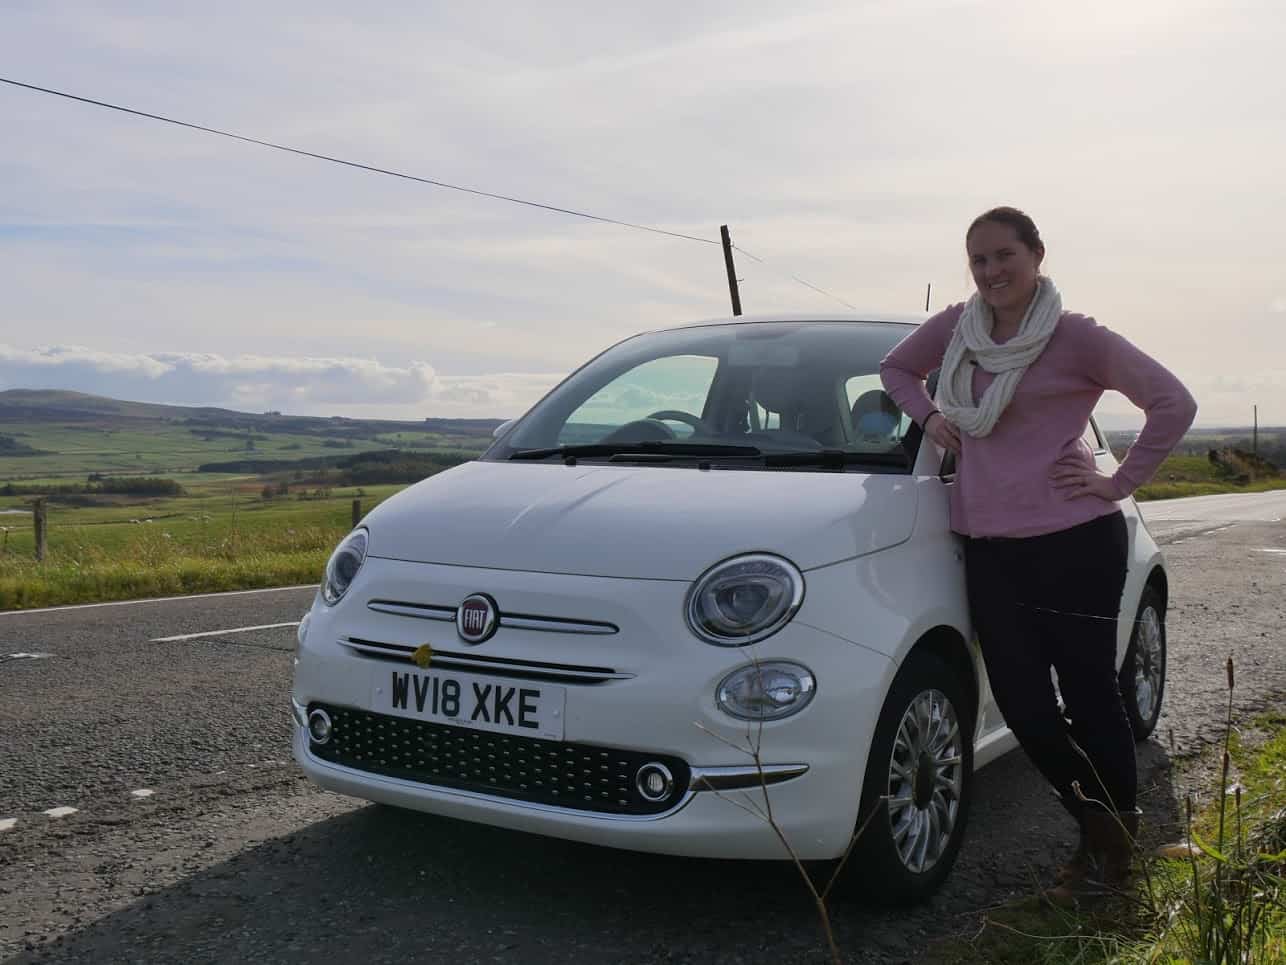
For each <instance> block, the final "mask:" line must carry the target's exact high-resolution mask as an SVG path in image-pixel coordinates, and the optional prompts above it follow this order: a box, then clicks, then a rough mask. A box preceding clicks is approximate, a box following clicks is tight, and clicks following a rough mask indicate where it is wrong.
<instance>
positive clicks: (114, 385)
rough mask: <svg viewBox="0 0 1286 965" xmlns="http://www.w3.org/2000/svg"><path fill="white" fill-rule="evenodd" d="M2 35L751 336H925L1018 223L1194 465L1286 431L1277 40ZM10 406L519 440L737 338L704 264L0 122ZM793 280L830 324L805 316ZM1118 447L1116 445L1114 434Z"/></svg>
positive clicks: (188, 20)
mask: <svg viewBox="0 0 1286 965" xmlns="http://www.w3.org/2000/svg"><path fill="white" fill-rule="evenodd" d="M787 6H788V5H784V4H780V3H775V2H766V0H762V2H761V0H736V2H726V3H725V2H700V0H652V2H650V3H647V4H631V5H623V4H603V3H599V2H588V0H586V2H561V0H548V2H545V3H541V4H520V3H517V2H514V0H510V2H494V0H475V2H471V3H469V4H460V3H442V2H433V0H428V2H425V0H420V2H416V3H410V2H401V0H388V2H384V3H381V4H376V5H355V4H352V3H351V2H345V3H337V2H331V0H310V2H307V3H302V2H295V0H277V2H274V3H271V4H264V3H262V2H257V3H249V2H244V0H225V2H223V3H220V4H209V3H200V4H198V3H189V2H186V0H165V2H160V0H157V2H131V0H111V2H108V0H103V2H84V0H60V2H59V3H56V4H51V3H48V2H44V0H0V23H2V24H3V29H0V76H4V77H8V78H11V79H14V80H19V81H23V82H25V83H29V84H35V85H38V86H42V87H49V88H55V89H58V90H63V91H67V92H69V93H73V94H77V95H80V96H85V97H91V98H95V99H99V100H105V101H109V102H112V103H117V104H123V105H128V106H130V107H134V108H136V109H139V110H143V111H148V112H152V113H157V114H162V115H167V116H171V117H176V118H180V119H184V120H188V121H191V122H194V123H198V124H203V125H208V126H212V127H217V128H222V129H225V130H230V131H235V132H237V133H241V134H245V135H248V136H251V137H256V138H260V139H265V140H270V141H276V142H280V143H285V144H289V145H293V146H297V147H300V148H302V149H305V150H309V151H314V152H318V153H323V154H330V155H334V156H338V157H342V158H346V159H349V160H354V161H358V162H362V163H366V164H370V165H375V166H379V167H384V168H390V169H394V170H397V171H402V172H406V173H409V174H414V175H417V176H420V177H426V178H430V179H435V180H442V181H447V182H451V183H455V184H461V185H466V186H469V187H474V188H478V189H480V190H484V191H490V192H494V193H499V194H506V195H510V196H516V197H521V198H526V199H530V200H534V201H539V202H542V203H546V204H550V205H556V206H561V207H568V208H574V209H577V210H580V211H586V212H590V213H594V214H597V215H601V216H604V217H608V218H613V219H618V220H622V221H629V222H635V223H641V224H647V225H654V226H657V227H660V228H663V229H666V230H668V231H674V232H679V233H683V234H690V235H694V236H697V237H700V238H704V239H711V240H716V241H717V239H718V237H719V226H720V225H721V224H727V225H729V228H730V231H731V233H732V238H733V241H734V242H735V243H736V244H738V245H739V246H742V247H744V248H745V249H747V250H748V251H750V252H753V253H754V254H755V255H757V256H759V257H760V258H762V259H763V261H764V264H759V263H756V262H754V261H751V260H750V259H748V258H746V257H745V256H740V255H739V256H738V264H737V272H738V276H739V277H740V278H741V279H742V281H741V297H742V302H743V305H744V307H745V310H746V311H747V312H754V313H775V312H792V313H799V312H804V313H817V314H818V315H826V314H829V313H831V312H834V311H837V310H838V311H848V309H847V308H845V307H844V306H843V305H842V304H840V301H837V300H836V299H838V300H842V301H843V302H847V303H850V304H851V305H853V306H856V307H857V308H858V309H859V310H862V311H872V312H882V313H915V312H919V311H921V310H922V309H923V308H924V298H925V289H926V285H928V284H932V296H931V307H932V308H933V309H940V308H943V307H945V306H946V305H949V304H951V303H953V302H957V301H962V300H964V299H965V298H967V297H968V295H969V294H970V291H971V282H970V279H969V275H968V271H967V268H966V264H965V260H964V252H963V235H964V230H965V228H966V227H967V226H968V224H969V222H970V221H971V220H972V218H973V217H974V216H975V215H977V214H978V213H980V212H981V211H983V210H985V209H986V208H989V207H991V206H993V205H996V204H1013V205H1017V206H1019V207H1021V208H1023V209H1025V210H1027V211H1028V212H1029V213H1031V214H1032V216H1033V217H1034V218H1035V219H1036V222H1037V224H1038V225H1039V226H1040V230H1041V233H1042V235H1043V237H1044V240H1045V243H1046V246H1047V250H1048V255H1047V258H1046V262H1045V266H1044V267H1045V269H1046V271H1047V272H1048V274H1049V275H1050V276H1051V277H1052V278H1053V279H1054V281H1055V282H1056V284H1057V285H1058V287H1059V289H1060V290H1061V292H1062V295H1063V300H1064V305H1065V307H1067V308H1069V309H1072V310H1075V311H1080V312H1084V313H1085V314H1089V315H1092V316H1094V317H1095V318H1096V319H1097V320H1098V321H1099V322H1100V323H1101V324H1104V325H1107V326H1109V327H1111V328H1113V329H1114V330H1116V331H1118V332H1120V333H1121V334H1122V335H1124V336H1125V337H1127V338H1128V339H1130V340H1131V341H1133V342H1135V343H1136V344H1137V345H1139V346H1140V347H1141V348H1143V349H1144V350H1145V351H1147V352H1148V353H1149V354H1151V355H1153V356H1154V357H1156V358H1157V359H1159V360H1160V361H1161V362H1163V363H1164V364H1165V365H1167V366H1168V367H1170V368H1171V369H1172V370H1173V371H1174V372H1175V373H1176V374H1178V375H1179V376H1180V377H1181V378H1182V379H1184V381H1185V382H1186V383H1187V384H1188V385H1189V387H1190V388H1191V389H1192V391H1193V394H1194V395H1195V396H1196V397H1197V400H1198V402H1199V404H1200V407H1201V409H1200V413H1199V415H1198V424H1199V425H1203V424H1204V425H1246V424H1248V423H1249V422H1250V419H1251V411H1252V409H1251V407H1252V405H1258V407H1259V421H1260V424H1261V425H1286V334H1283V329H1284V328H1286V237H1284V233H1286V229H1284V227H1283V226H1286V186H1284V185H1283V176H1282V172H1283V171H1284V170H1286V123H1283V119H1284V115H1283V111H1284V108H1283V105H1284V104H1286V71H1282V70H1281V68H1280V59H1281V55H1282V47H1283V39H1284V38H1286V6H1283V5H1282V4H1280V3H1278V2H1276V0H1248V2H1239V0H1217V2H1216V0H1209V2H1207V0H1084V2H1079V3H1067V2H1066V0H1023V2H1017V0H1003V2H1002V0H977V2H974V0H879V2H862V0H856V2H855V0H849V2H842V3H829V2H798V3H794V4H791V5H789V7H790V9H789V10H787ZM0 125H3V128H2V129H3V132H4V133H3V135H0V137H2V140H3V145H4V147H3V150H0V185H3V186H4V187H3V190H0V293H3V294H2V296H0V297H2V302H0V304H2V305H3V307H2V308H0V389H7V388H65V389H74V390H78V391H83V392H92V393H96V394H102V395H109V396H113V397H117V398H126V399H134V400H141V401H155V402H170V403H180V404H202V405H224V406H229V407H232V408H238V409H244V410H248V411H264V410H268V409H278V410H281V411H285V412H290V413H297V414H313V415H341V414H342V415H348V416H352V417H381V418H403V419H421V418H425V417H479V418H482V417H494V418H509V417H513V416H516V415H519V414H521V412H522V411H524V410H525V409H526V407H527V406H529V405H530V404H531V403H532V402H533V401H535V400H536V399H537V398H539V397H540V396H541V395H542V394H543V393H544V392H545V391H546V390H548V388H550V387H551V386H552V385H553V384H555V383H556V382H557V381H558V380H559V379H560V378H562V377H563V376H564V375H566V374H567V373H568V372H569V371H570V370H572V369H573V368H575V367H576V366H578V365H579V364H581V363H582V362H584V361H585V360H586V359H587V358H589V357H590V356H592V355H594V354H596V353H597V352H598V351H600V350H601V349H603V348H605V347H607V346H608V345H610V344H612V343H614V342H616V341H618V340H620V339H622V338H625V337H627V336H629V335H631V334H634V333H635V332H638V331H642V330H648V329H655V328H663V327H667V326H670V325H674V324H681V323H685V322H690V321H694V320H698V319H704V318H711V317H716V316H724V315H727V314H729V312H730V308H729V301H728V290H727V281H726V276H725V272H724V265H723V258H722V252H721V250H720V248H719V246H718V245H717V244H707V243H703V242H696V241H688V240H683V239H677V238H672V237H667V236H661V235H656V234H649V233H645V232H642V231H635V230H629V229H626V228H622V227H618V226H615V225H610V224H604V223H598V222H591V221H586V220H583V219H578V218H573V217H569V216H567V215H563V214H557V213H553V212H549V211H545V210H538V209H534V208H530V207H524V206H519V205H514V204H508V203H503V202H500V201H495V200H490V199H485V198H480V197H476V196H471V195H468V194H463V193H459V192H455V191H449V190H445V189H442V188H437V187H432V186H429V185H425V184H421V183H417V182H413V181H408V180H403V179H396V178H391V177H385V176H379V175H375V174H371V173H367V172H363V171H359V170H355V169H352V168H346V167H341V166H338V165H332V164H327V163H324V162H321V161H317V160H313V159H310V158H304V157H298V156H293V155H288V154H284V153H281V152H276V151H272V150H269V149H265V148H262V147H257V146H253V145H249V144H245V143H240V142H236V141H231V140H227V139H224V138H217V137H213V136H210V135H207V134H202V133H198V132H195V131H191V130H185V129H181V128H177V127H173V126H170V125H165V124H160V123H157V122H154V121H149V120H144V119H142V118H137V117H132V116H127V115H123V114H120V113H116V112H111V111H106V110H102V109H100V108H95V107H91V106H88V105H84V104H79V103H74V102H71V101H67V100H64V99H61V98H54V97H50V96H47V95H41V94H36V93H32V92H29V91H25V90H20V89H17V88H13V87H9V86H7V85H0ZM792 275H797V276H799V277H800V278H803V279H805V280H807V281H808V282H810V283H811V284H812V285H815V286H817V287H818V288H821V289H823V290H825V291H826V292H829V293H831V294H832V295H834V296H835V297H836V298H835V299H833V298H830V297H827V296H826V295H823V294H820V293H818V292H816V291H814V290H812V289H810V288H808V287H805V286H804V285H801V284H799V283H798V282H796V281H795V280H793V279H792V277H791V276H792ZM1099 415H1100V418H1101V420H1102V421H1103V422H1104V423H1105V424H1107V425H1112V426H1116V425H1129V424H1135V423H1137V421H1138V418H1137V412H1136V411H1135V410H1134V409H1133V408H1132V406H1131V405H1130V403H1129V402H1128V401H1127V400H1125V399H1124V398H1122V397H1120V396H1117V395H1115V394H1109V395H1108V396H1106V397H1105V399H1104V401H1103V403H1102V404H1101V406H1100V409H1099Z"/></svg>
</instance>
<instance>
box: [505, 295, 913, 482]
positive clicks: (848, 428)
mask: <svg viewBox="0 0 1286 965" xmlns="http://www.w3.org/2000/svg"><path fill="white" fill-rule="evenodd" d="M909 330H910V326H908V325H903V324H899V323H884V322H862V321H854V322H847V321H845V322H839V321H822V320H819V321H810V320H803V321H798V320H783V321H764V322H744V323H738V324H723V323H713V324H709V325H695V326H689V327H686V328H681V329H671V330H668V331H662V332H649V333H645V334H643V335H637V336H635V337H633V338H630V339H626V340H625V341H623V342H620V343H618V344H617V345H615V346H613V347H611V348H610V349H608V350H606V351H604V352H602V353H601V354H599V355H598V356H596V357H595V358H593V359H591V360H590V361H589V362H587V363H586V364H585V365H583V366H581V368H579V369H577V370H576V371H575V372H573V373H572V374H571V375H570V376H568V377H567V379H565V380H564V381H563V382H562V383H560V384H559V385H558V386H557V387H556V388H554V390H553V391H551V392H550V393H549V394H548V395H547V396H546V397H545V398H543V399H542V400H541V401H540V402H538V403H537V404H536V405H535V406H534V407H533V408H532V410H531V411H530V412H528V413H527V414H526V415H524V416H523V417H522V418H521V419H520V420H519V422H518V424H517V425H516V426H515V427H514V428H513V430H512V431H511V432H508V433H506V434H505V435H504V436H503V437H502V438H501V439H499V440H497V442H496V444H495V445H494V446H493V447H492V448H491V449H489V450H488V451H487V452H486V453H484V454H483V456H482V457H481V458H483V459H484V460H498V459H509V458H512V457H514V456H516V455H517V454H524V458H525V457H526V455H527V454H535V453H539V452H543V451H545V450H547V449H551V448H552V449H555V450H556V449H560V448H563V447H567V446H586V445H598V446H604V447H613V446H623V445H624V446H630V445H640V444H643V443H647V444H648V445H649V446H651V447H655V446H664V445H665V444H667V443H669V442H674V441H678V442H682V443H685V444H690V446H689V448H691V447H701V448H704V449H707V450H718V449H721V448H722V449H730V448H740V449H742V450H745V449H755V450H758V451H759V452H760V453H762V454H765V455H769V454H795V455H809V454H814V453H816V454H819V455H822V454H825V455H827V456H828V458H832V459H833V457H834V454H835V453H837V452H838V453H840V454H841V456H842V457H845V458H843V459H842V462H841V464H842V465H843V466H844V468H845V469H846V470H850V471H853V472H869V471H875V472H907V471H909V468H910V466H911V465H912V464H913V463H914V459H915V453H916V450H917V448H918V442H919V429H918V428H917V427H916V426H914V425H912V424H911V422H910V420H909V419H906V418H905V417H903V416H902V414H901V413H900V412H897V410H896V408H894V407H892V406H891V404H890V402H889V400H888V398H887V396H884V394H883V392H882V389H881V387H880V379H879V365H880V360H881V359H882V358H884V356H886V355H887V354H888V352H889V349H891V348H892V347H893V346H894V345H896V344H897V342H898V341H899V340H900V339H901V338H902V337H903V336H905V335H906V333H907V332H908V331H909ZM859 428H860V431H859ZM904 437H905V438H904ZM616 455H619V453H612V452H603V453H598V454H594V453H579V454H578V457H579V458H583V459H612V458H614V457H615V456H616ZM531 457H532V458H543V457H536V456H534V455H532V456H531ZM865 457H870V458H865ZM737 459H740V460H743V461H740V462H737V461H736V460H737ZM908 460H909V461H908ZM672 465H673V466H675V467H676V468H677V467H680V466H684V467H686V466H689V465H690V466H691V468H694V469H696V468H699V465H700V463H698V462H697V461H696V460H691V461H690V462H676V463H673V464H672ZM795 467H797V468H795ZM724 468H735V469H743V468H744V469H746V470H752V471H753V470H758V469H761V468H763V464H762V463H760V462H757V461H756V459H755V457H754V456H748V455H747V454H746V453H744V452H743V453H741V454H740V455H738V456H732V455H731V454H730V455H729V461H728V462H727V464H726V466H725V467H724ZM773 468H775V469H781V470H782V471H799V472H809V471H817V470H818V469H819V468H824V467H823V464H822V463H819V462H810V461H809V460H808V459H806V458H803V459H800V460H798V461H790V462H778V463H776V464H775V465H774V466H773ZM827 471H829V470H827Z"/></svg>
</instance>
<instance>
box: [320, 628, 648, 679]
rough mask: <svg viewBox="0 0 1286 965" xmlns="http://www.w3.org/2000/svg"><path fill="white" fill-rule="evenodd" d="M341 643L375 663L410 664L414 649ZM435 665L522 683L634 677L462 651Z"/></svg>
mask: <svg viewBox="0 0 1286 965" xmlns="http://www.w3.org/2000/svg"><path fill="white" fill-rule="evenodd" d="M339 642H340V643H341V644H342V645H343V646H345V647H348V649H350V650H352V651H354V652H355V653H358V654H360V655H361V656H363V657H370V658H374V659H376V660H392V661H395V662H398V663H401V662H404V661H409V660H410V659H411V658H412V656H413V655H414V653H415V649H416V648H415V647H412V646H408V645H407V644H403V643H389V642H387V641H383V640H366V639H362V638H359V637H340V639H339ZM433 666H434V667H441V668H443V669H453V670H470V671H474V672H478V673H488V674H491V675H493V676H497V677H516V678H518V679H520V680H549V681H553V682H555V683H563V684H601V683H607V682H608V681H609V680H628V679H630V678H631V677H633V676H634V674H632V673H625V672H622V671H618V670H615V669H613V668H612V667H597V666H588V665H582V664H572V663H551V662H550V661H547V660H520V659H518V658H516V657H495V656H487V655H485V654H478V653H462V652H460V651H451V650H438V649H434V651H433Z"/></svg>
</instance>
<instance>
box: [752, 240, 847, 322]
mask: <svg viewBox="0 0 1286 965" xmlns="http://www.w3.org/2000/svg"><path fill="white" fill-rule="evenodd" d="M732 247H734V248H736V249H737V250H738V251H739V252H741V253H742V254H743V255H745V256H746V257H747V258H749V259H750V260H751V261H755V262H758V263H759V264H761V265H763V266H764V267H765V268H767V269H769V270H771V271H775V272H777V273H778V274H780V275H785V276H786V277H787V278H790V279H791V280H792V281H796V282H799V284H801V285H803V286H804V287H805V288H811V289H812V290H813V291H815V292H817V294H819V295H825V296H826V297H827V298H830V299H833V300H834V301H837V302H839V303H840V304H841V305H843V306H845V307H846V308H851V309H852V310H853V311H857V306H856V305H851V304H849V303H848V302H846V301H844V299H842V298H840V297H839V296H838V295H832V294H831V293H830V292H828V291H827V290H826V289H825V288H818V287H817V286H816V285H814V284H813V283H812V282H810V281H805V280H804V279H803V278H800V277H799V276H798V275H796V274H795V273H794V272H791V271H786V270H785V269H783V268H776V267H774V266H773V265H772V264H771V263H770V262H768V261H765V260H764V259H763V258H760V257H759V256H758V255H755V254H751V253H750V252H749V251H746V249H745V248H742V247H741V246H740V245H733V246H732Z"/></svg>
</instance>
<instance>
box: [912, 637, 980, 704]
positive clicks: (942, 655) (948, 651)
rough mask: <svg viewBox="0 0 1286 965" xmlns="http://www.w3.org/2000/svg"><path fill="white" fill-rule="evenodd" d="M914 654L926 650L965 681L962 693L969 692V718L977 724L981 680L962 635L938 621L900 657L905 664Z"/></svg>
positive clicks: (925, 651)
mask: <svg viewBox="0 0 1286 965" xmlns="http://www.w3.org/2000/svg"><path fill="white" fill-rule="evenodd" d="M917 653H930V654H933V655H934V656H935V657H937V658H938V659H939V660H941V661H942V662H943V663H945V664H946V665H947V666H948V667H950V668H951V670H952V671H953V672H954V673H957V674H959V675H960V679H961V680H963V681H965V692H966V693H968V694H969V706H968V708H966V709H967V710H968V712H969V721H970V723H971V724H972V725H974V726H976V725H977V723H978V704H979V701H980V700H981V697H982V694H981V693H980V686H981V681H980V680H979V679H978V668H977V666H976V665H975V664H974V660H973V656H972V654H971V653H970V652H969V645H968V644H967V643H965V639H964V636H963V635H962V634H961V633H960V631H959V630H957V629H956V628H955V627H952V626H947V625H946V624H939V625H937V626H935V627H932V628H930V629H929V630H926V631H925V632H924V633H922V634H921V635H920V637H919V639H918V640H916V642H915V643H914V644H912V646H911V647H910V649H908V650H907V652H906V654H905V655H904V656H903V658H902V665H905V664H906V662H907V661H908V660H910V659H911V658H912V657H913V656H914V655H915V654H917Z"/></svg>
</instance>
